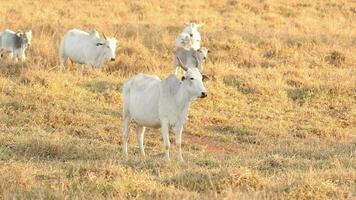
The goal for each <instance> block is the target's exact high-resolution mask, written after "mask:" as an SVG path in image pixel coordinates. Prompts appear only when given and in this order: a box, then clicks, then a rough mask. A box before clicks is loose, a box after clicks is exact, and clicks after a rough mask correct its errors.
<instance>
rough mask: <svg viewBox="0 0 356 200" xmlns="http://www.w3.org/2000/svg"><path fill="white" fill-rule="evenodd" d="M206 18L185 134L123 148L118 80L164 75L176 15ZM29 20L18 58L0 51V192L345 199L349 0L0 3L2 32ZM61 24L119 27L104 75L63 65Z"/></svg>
mask: <svg viewBox="0 0 356 200" xmlns="http://www.w3.org/2000/svg"><path fill="white" fill-rule="evenodd" d="M188 21H195V22H201V23H205V25H204V26H203V27H202V28H201V29H200V32H201V34H202V46H205V47H208V48H209V49H210V50H211V53H210V55H209V59H208V61H207V63H206V64H205V70H206V71H205V72H206V73H207V74H208V75H209V76H210V77H211V79H210V80H209V81H207V82H206V83H205V85H206V87H207V89H208V92H209V96H208V97H207V98H205V99H200V100H197V101H195V102H194V103H193V104H192V105H191V108H190V111H189V120H188V122H187V124H186V126H185V129H184V131H183V157H184V158H185V162H184V163H180V162H178V161H176V159H175V153H176V151H175V145H174V135H173V134H171V142H172V144H173V145H172V148H171V149H172V151H171V155H172V160H171V161H170V162H166V161H165V160H164V156H163V154H162V153H163V142H162V138H161V134H160V132H159V130H153V129H149V130H147V132H146V137H145V146H146V154H147V156H146V158H145V159H144V158H142V157H141V156H140V155H139V150H138V145H137V142H136V137H135V132H134V126H132V127H131V131H130V139H129V155H130V158H129V159H128V160H125V159H124V158H123V155H122V153H121V128H122V127H121V114H122V111H121V110H122V99H121V98H122V95H121V87H122V84H123V82H124V81H125V80H127V79H128V78H129V77H130V76H132V75H133V74H136V73H139V72H143V73H147V74H155V75H158V76H159V77H161V78H165V77H167V76H168V75H169V74H170V73H171V72H172V71H173V69H172V53H173V49H174V44H175V38H176V36H177V35H178V34H179V33H180V32H181V31H182V29H183V25H184V22H188ZM6 28H9V29H13V30H27V29H32V30H33V41H32V46H31V47H30V49H28V51H27V60H26V62H19V63H14V62H12V61H9V60H6V59H1V60H0V199H355V198H356V2H355V1H354V0H289V1H284V0H244V1H242V0H241V1H234V0H205V1H204V0H194V1H192V0H190V1H189V0H181V1H166V0H155V1H150V0H147V1H131V0H123V1H117V0H107V1H106V0H105V1H104V0H97V1H96V0H57V1H54V0H47V1H44V0H36V1H34V0H32V1H31V0H16V1H10V0H1V1H0V30H4V29H6ZM71 28H80V29H83V30H86V31H90V30H92V29H94V28H95V29H96V30H98V31H99V32H101V33H102V32H105V34H106V35H108V36H112V35H116V37H117V39H118V41H119V46H118V49H117V59H116V61H115V62H111V63H108V64H107V65H105V66H104V68H103V69H102V70H101V71H98V70H88V69H87V70H85V71H84V72H83V73H81V71H80V70H79V69H80V65H77V64H71V63H69V64H68V67H67V70H66V71H60V70H59V68H58V65H59V43H60V39H61V37H62V36H63V35H64V33H65V32H66V31H67V30H69V29H71Z"/></svg>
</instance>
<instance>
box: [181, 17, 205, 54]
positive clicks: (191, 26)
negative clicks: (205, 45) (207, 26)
mask: <svg viewBox="0 0 356 200" xmlns="http://www.w3.org/2000/svg"><path fill="white" fill-rule="evenodd" d="M201 26H202V24H196V23H185V27H184V30H183V32H184V33H187V34H189V36H190V37H191V38H192V42H193V48H194V49H199V48H200V42H201V36H200V33H199V31H198V28H199V27H201Z"/></svg>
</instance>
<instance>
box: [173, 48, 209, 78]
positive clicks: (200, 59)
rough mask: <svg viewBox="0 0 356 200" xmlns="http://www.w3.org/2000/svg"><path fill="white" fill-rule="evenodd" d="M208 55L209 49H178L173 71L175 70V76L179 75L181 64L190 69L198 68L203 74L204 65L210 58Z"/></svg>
mask: <svg viewBox="0 0 356 200" xmlns="http://www.w3.org/2000/svg"><path fill="white" fill-rule="evenodd" d="M208 53H209V49H207V48H205V47H202V48H200V49H198V50H194V49H193V48H191V49H189V50H188V49H185V48H183V47H178V48H176V49H175V51H174V57H173V69H174V70H175V74H176V75H177V74H178V69H179V66H180V62H182V64H183V65H184V66H187V67H188V68H198V69H199V71H200V73H203V69H204V68H203V63H204V62H205V61H206V59H207V58H208ZM178 58H179V60H178Z"/></svg>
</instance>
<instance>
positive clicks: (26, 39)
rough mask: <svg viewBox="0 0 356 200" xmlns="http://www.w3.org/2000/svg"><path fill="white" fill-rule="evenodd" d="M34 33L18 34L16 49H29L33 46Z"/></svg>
mask: <svg viewBox="0 0 356 200" xmlns="http://www.w3.org/2000/svg"><path fill="white" fill-rule="evenodd" d="M31 40H32V31H31V30H30V31H26V32H17V33H16V44H15V45H16V47H17V48H21V47H23V48H27V47H29V46H31Z"/></svg>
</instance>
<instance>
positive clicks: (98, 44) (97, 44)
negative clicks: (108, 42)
mask: <svg viewBox="0 0 356 200" xmlns="http://www.w3.org/2000/svg"><path fill="white" fill-rule="evenodd" d="M100 45H104V44H103V43H96V46H100Z"/></svg>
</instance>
